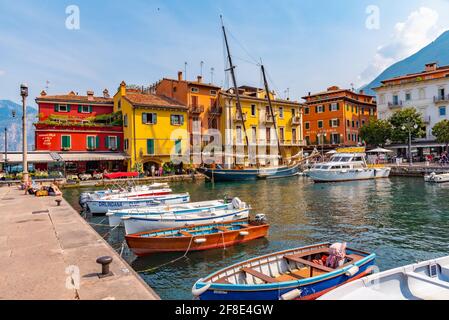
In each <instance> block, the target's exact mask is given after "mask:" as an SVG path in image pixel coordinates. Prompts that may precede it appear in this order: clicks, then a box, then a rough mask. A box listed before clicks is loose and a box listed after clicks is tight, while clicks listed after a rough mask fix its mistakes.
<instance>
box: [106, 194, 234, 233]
mask: <svg viewBox="0 0 449 320" xmlns="http://www.w3.org/2000/svg"><path fill="white" fill-rule="evenodd" d="M240 202H241V201H240V199H239V198H234V199H232V201H228V200H212V201H202V202H190V203H182V204H173V205H161V206H156V207H148V208H135V209H126V210H112V211H109V212H108V213H106V216H108V219H109V226H110V227H116V226H118V225H120V224H121V223H122V218H124V217H127V216H134V217H136V216H148V215H161V214H167V213H171V214H188V213H198V212H211V211H216V210H225V209H228V210H230V209H234V208H238V207H240V205H239V204H240Z"/></svg>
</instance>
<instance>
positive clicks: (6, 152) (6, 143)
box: [4, 127, 8, 172]
mask: <svg viewBox="0 0 449 320" xmlns="http://www.w3.org/2000/svg"><path fill="white" fill-rule="evenodd" d="M7 164H8V129H6V127H5V168H4V171H5V172H6V168H7Z"/></svg>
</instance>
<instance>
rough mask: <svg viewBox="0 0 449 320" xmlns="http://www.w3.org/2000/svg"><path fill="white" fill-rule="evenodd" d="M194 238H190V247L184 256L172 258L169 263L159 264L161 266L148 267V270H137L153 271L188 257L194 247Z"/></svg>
mask: <svg viewBox="0 0 449 320" xmlns="http://www.w3.org/2000/svg"><path fill="white" fill-rule="evenodd" d="M193 238H194V237H192V238H190V243H189V247H188V248H187V250H186V252H185V253H184V255H183V256H182V257H179V258H176V259H174V260H171V261H169V262H167V263H164V264H161V265H159V266H157V267H153V268H150V269H146V270H142V271H137V272H138V273H149V272H151V271H154V270H157V269H160V268H162V267H165V266H167V265H169V264H172V263H175V262H176V261H179V260H181V259H183V258H186V257H187V254H188V253H189V251H190V248H191V247H192V243H193Z"/></svg>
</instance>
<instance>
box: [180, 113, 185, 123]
mask: <svg viewBox="0 0 449 320" xmlns="http://www.w3.org/2000/svg"><path fill="white" fill-rule="evenodd" d="M180 119H181V121H180V122H181V123H180V124H181V125H183V124H184V116H183V115H182V116H180Z"/></svg>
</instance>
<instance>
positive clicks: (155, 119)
mask: <svg viewBox="0 0 449 320" xmlns="http://www.w3.org/2000/svg"><path fill="white" fill-rule="evenodd" d="M153 123H154V124H157V113H153Z"/></svg>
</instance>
